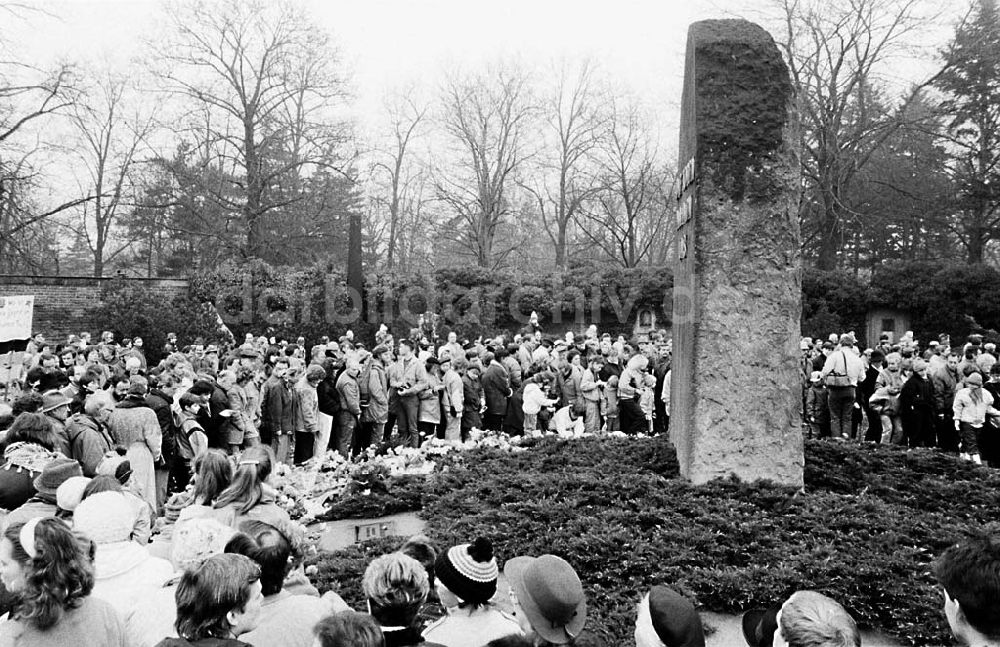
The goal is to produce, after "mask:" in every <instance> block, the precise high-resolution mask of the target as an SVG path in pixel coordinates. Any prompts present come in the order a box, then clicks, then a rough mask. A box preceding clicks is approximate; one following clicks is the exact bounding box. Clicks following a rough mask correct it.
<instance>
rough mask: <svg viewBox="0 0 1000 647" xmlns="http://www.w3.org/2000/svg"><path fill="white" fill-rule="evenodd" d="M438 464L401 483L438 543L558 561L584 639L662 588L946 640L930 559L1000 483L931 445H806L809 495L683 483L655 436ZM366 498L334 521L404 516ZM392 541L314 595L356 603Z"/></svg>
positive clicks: (370, 549) (987, 518) (970, 523)
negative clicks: (573, 576) (475, 542)
mask: <svg viewBox="0 0 1000 647" xmlns="http://www.w3.org/2000/svg"><path fill="white" fill-rule="evenodd" d="M447 462H448V465H447V469H446V470H444V471H441V472H437V473H435V474H434V475H433V476H432V477H430V478H428V479H426V480H424V481H420V480H411V481H408V482H407V484H406V485H404V486H403V487H406V488H412V489H413V491H412V492H411V493H409V494H408V495H407V496H406V497H403V498H402V499H404V500H405V501H406V502H407V504H408V505H409V506H411V507H412V508H413V509H418V507H419V509H420V510H421V516H422V517H424V518H425V519H426V520H427V523H428V534H429V535H430V536H431V538H432V539H434V540H435V541H436V542H438V544H439V546H441V547H447V546H450V545H453V544H456V543H463V542H467V541H471V540H472V539H473V538H474V537H475V536H477V535H485V536H488V537H490V538H492V539H493V541H494V542H495V544H496V549H497V553H498V555H499V556H500V557H501V561H502V559H506V558H509V557H512V556H515V555H519V554H542V553H546V552H550V553H555V554H558V555H562V556H563V557H565V558H566V559H567V560H569V561H570V562H571V563H573V564H574V565H575V567H576V568H577V570H578V572H579V573H580V575H581V578H582V579H583V581H584V585H585V587H586V590H587V593H588V600H589V604H590V619H589V621H588V630H587V633H588V634H589V636H590V641H589V644H626V643H627V642H628V641H629V639H630V636H631V631H632V627H633V623H634V608H635V606H634V605H635V602H636V601H637V600H638V598H639V596H640V593H641V592H642V591H644V590H645V589H647V588H648V587H649V586H651V585H653V584H657V583H667V584H670V585H672V586H675V587H677V588H678V589H680V590H681V591H682V592H683V593H685V594H686V595H688V596H690V597H691V598H692V599H694V600H696V601H697V603H698V604H699V605H701V606H702V607H704V608H706V609H708V610H711V611H718V612H730V613H738V612H740V611H742V610H745V609H747V608H749V607H752V606H760V605H769V604H772V603H774V602H777V601H780V600H782V599H784V598H785V597H787V596H788V595H789V594H790V593H791V592H792V591H794V590H797V589H806V588H808V589H816V590H820V591H822V592H825V593H827V594H829V595H831V596H832V597H834V598H836V599H837V600H839V601H841V602H842V603H843V604H844V605H845V607H847V609H848V610H849V611H850V612H851V614H852V615H853V616H854V617H855V618H856V619H857V620H858V621H859V623H860V624H861V625H862V626H864V627H869V628H872V629H875V630H879V631H882V632H884V633H886V634H888V635H890V636H893V637H895V638H897V639H898V640H900V641H901V642H903V643H904V644H912V645H943V644H949V642H950V637H949V636H950V635H949V632H948V627H947V624H946V622H945V619H944V617H943V615H942V613H941V597H940V593H939V592H938V591H936V590H935V587H934V583H933V580H932V577H931V576H930V573H929V566H930V562H931V561H932V559H933V558H934V556H936V555H938V554H940V553H941V552H942V551H943V550H944V549H945V548H946V547H947V546H949V545H951V544H952V543H954V542H956V541H957V540H959V539H961V538H962V537H965V536H969V535H971V534H974V533H979V532H984V531H989V530H993V529H994V528H993V527H992V526H991V525H990V522H991V521H992V520H993V519H994V517H995V510H996V505H997V494H996V492H998V491H1000V489H998V488H1000V473H998V472H996V471H993V470H988V469H986V468H979V467H972V466H970V465H968V464H965V463H961V462H959V461H957V460H956V459H954V458H953V457H950V456H945V455H941V454H938V453H935V452H933V451H930V450H915V451H913V452H911V453H907V452H906V451H904V450H901V449H897V448H892V447H877V448H863V449H858V448H855V447H851V446H848V445H844V444H839V443H832V442H818V441H809V442H807V444H806V473H805V482H806V487H805V491H804V492H796V491H794V490H792V489H788V488H784V487H779V486H776V485H773V484H770V483H766V482H759V483H755V484H751V485H748V484H742V483H738V482H735V481H716V482H713V483H710V484H707V485H704V486H700V487H694V486H691V485H689V484H687V483H685V482H684V481H683V480H681V479H679V478H678V472H677V463H676V460H675V458H674V454H673V449H672V447H671V446H670V444H669V443H668V441H666V440H665V439H662V438H654V439H649V440H641V441H636V440H615V439H606V438H603V439H587V440H582V441H571V442H566V441H559V440H551V439H548V440H544V441H541V442H539V443H538V445H537V446H536V447H534V448H533V449H532V450H531V451H529V452H524V453H520V454H507V453H503V452H500V451H496V450H476V451H473V452H470V453H468V454H465V455H463V456H460V457H456V458H449V459H447ZM394 489H395V488H394ZM366 499H367V500H366V501H365V502H364V503H363V504H344V505H343V506H342V507H341V508H340V509H339V510H338V511H334V516H340V514H352V515H355V514H356V515H357V516H372V515H377V514H378V513H379V512H380V510H381V511H387V512H388V511H392V512H398V511H399V510H400V506H399V505H395V503H393V502H396V501H399V500H401V499H400V497H398V491H397V492H396V494H393V493H392V492H390V493H389V494H388V495H376V496H374V497H366ZM397 544H398V540H395V541H394V540H379V541H376V542H369V543H366V544H362V545H360V546H355V547H352V548H350V549H347V550H345V551H342V552H340V553H337V554H324V555H321V556H319V557H318V558H317V560H316V565H317V567H318V577H319V580H320V583H319V586H320V588H321V589H324V590H325V589H326V588H335V589H338V590H340V591H341V594H342V595H344V597H345V598H346V599H347V600H348V602H349V603H351V604H353V605H354V606H356V607H358V608H364V600H363V599H362V597H361V594H360V590H361V589H360V581H361V575H362V573H363V571H364V567H365V565H366V564H367V562H368V561H369V560H370V559H371V558H372V557H374V556H375V555H378V554H381V553H382V552H385V551H387V550H392V549H394V548H395V547H396V546H397Z"/></svg>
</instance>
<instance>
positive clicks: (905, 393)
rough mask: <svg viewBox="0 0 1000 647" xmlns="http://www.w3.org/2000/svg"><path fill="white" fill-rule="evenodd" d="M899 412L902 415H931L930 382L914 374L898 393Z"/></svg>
mask: <svg viewBox="0 0 1000 647" xmlns="http://www.w3.org/2000/svg"><path fill="white" fill-rule="evenodd" d="M899 407H900V409H899V411H900V413H901V414H902V415H909V414H928V415H929V414H933V413H934V386H933V385H932V384H931V381H930V380H926V379H924V378H922V377H920V375H919V374H917V373H914V374H913V375H911V376H910V379H908V380H907V381H906V384H904V385H903V390H902V391H900V392H899Z"/></svg>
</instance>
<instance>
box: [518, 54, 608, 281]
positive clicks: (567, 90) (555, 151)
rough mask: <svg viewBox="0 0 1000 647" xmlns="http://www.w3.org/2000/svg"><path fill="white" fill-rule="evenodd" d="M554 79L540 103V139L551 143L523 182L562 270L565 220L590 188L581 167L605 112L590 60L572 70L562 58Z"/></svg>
mask: <svg viewBox="0 0 1000 647" xmlns="http://www.w3.org/2000/svg"><path fill="white" fill-rule="evenodd" d="M555 78H556V82H555V86H554V87H553V88H552V90H551V91H550V92H549V93H547V94H546V96H545V98H544V100H543V102H542V106H541V110H542V113H543V117H544V121H545V130H546V133H545V139H546V140H547V141H550V142H551V145H549V144H548V143H547V145H546V146H545V149H546V151H548V154H543V155H540V156H539V163H538V166H539V170H540V172H539V173H538V174H537V176H536V177H535V178H534V181H527V182H525V183H524V187H525V189H527V190H528V192H529V193H531V195H532V196H533V197H534V200H535V202H536V203H537V206H538V211H539V214H540V216H541V221H542V225H543V226H544V227H545V233H547V234H548V236H549V239H550V240H551V241H552V245H553V247H554V248H555V254H556V258H555V260H556V267H558V268H561V269H565V268H566V261H567V244H568V236H569V229H570V225H571V224H572V223H573V221H574V218H575V216H576V214H577V212H578V211H579V210H580V208H581V206H582V205H583V203H584V201H585V200H587V198H588V197H589V196H590V195H591V194H592V193H593V192H594V191H595V189H596V186H595V182H594V177H593V174H592V173H588V172H587V171H588V169H587V167H588V162H589V161H590V157H591V153H592V152H593V151H594V149H595V147H596V146H597V144H598V140H599V137H600V135H601V133H602V132H603V128H604V126H605V122H606V119H607V117H606V114H605V113H606V111H603V110H601V106H600V105H599V104H600V102H601V100H602V99H603V98H604V97H602V96H601V94H602V93H601V92H600V91H599V89H598V88H597V87H596V86H597V84H596V82H595V79H594V66H593V65H592V64H591V62H590V61H584V62H583V63H582V64H580V65H579V66H578V67H577V68H576V69H573V68H571V67H570V66H568V65H567V64H566V63H565V61H564V62H563V63H562V64H561V65H560V66H559V68H558V70H557V72H556V77H555Z"/></svg>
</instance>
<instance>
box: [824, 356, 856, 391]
mask: <svg viewBox="0 0 1000 647" xmlns="http://www.w3.org/2000/svg"><path fill="white" fill-rule="evenodd" d="M840 355H841V357H843V358H844V372H843V373H838V372H837V363H836V361H834V365H833V370H832V371H830V373H829V374H828V375H827V376H826V379H825V380H826V385H827V386H832V387H845V386H851V378H850V377H849V376H848V375H847V352H846V351H843V350H842V351H840Z"/></svg>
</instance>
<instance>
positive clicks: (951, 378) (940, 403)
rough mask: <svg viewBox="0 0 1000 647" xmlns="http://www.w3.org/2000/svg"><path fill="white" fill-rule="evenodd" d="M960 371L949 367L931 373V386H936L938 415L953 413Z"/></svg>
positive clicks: (935, 397) (935, 403) (935, 406)
mask: <svg viewBox="0 0 1000 647" xmlns="http://www.w3.org/2000/svg"><path fill="white" fill-rule="evenodd" d="M958 382H959V380H958V371H957V370H955V371H953V370H951V369H950V368H948V365H947V364H945V365H944V366H941V367H939V368H938V369H937V370H935V371H933V372H931V384H932V385H933V386H934V410H935V411H937V412H938V413H947V412H948V411H951V405H952V403H954V402H955V393H956V392H957V391H958Z"/></svg>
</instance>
